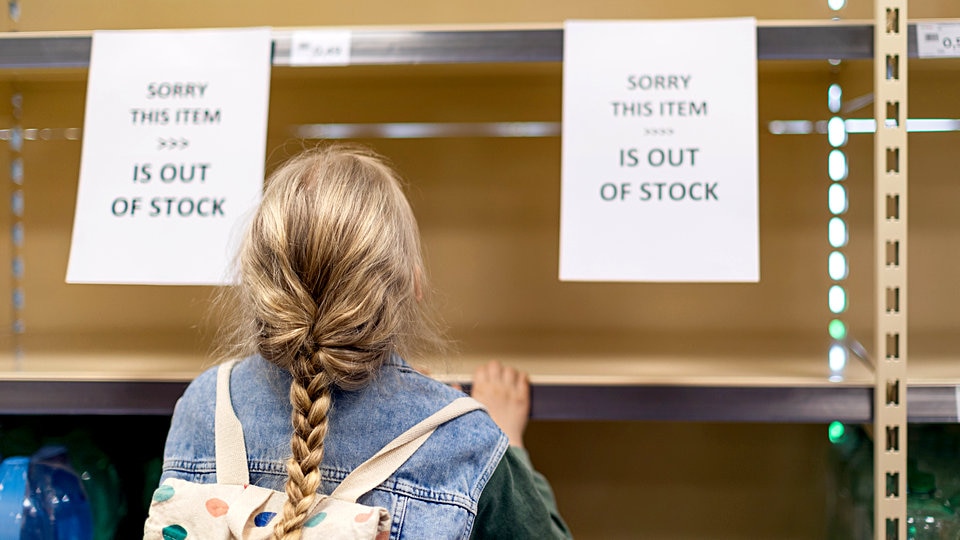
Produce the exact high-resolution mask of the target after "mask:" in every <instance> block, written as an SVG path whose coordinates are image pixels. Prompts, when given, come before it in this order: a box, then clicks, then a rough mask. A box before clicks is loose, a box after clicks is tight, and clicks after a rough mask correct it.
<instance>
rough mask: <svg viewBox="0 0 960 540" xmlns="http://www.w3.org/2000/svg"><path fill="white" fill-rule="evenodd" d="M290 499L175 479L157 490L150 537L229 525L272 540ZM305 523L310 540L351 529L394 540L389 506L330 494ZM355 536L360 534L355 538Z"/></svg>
mask: <svg viewBox="0 0 960 540" xmlns="http://www.w3.org/2000/svg"><path fill="white" fill-rule="evenodd" d="M284 500H285V497H284V494H283V493H282V492H278V491H274V490H269V489H266V488H261V487H257V486H239V485H222V486H221V485H218V484H198V483H191V482H187V481H183V480H180V479H169V480H167V481H166V482H165V483H164V484H163V485H162V486H161V487H160V488H158V489H157V490H155V491H154V493H153V501H154V502H153V503H152V504H151V506H150V515H149V516H148V518H147V522H146V523H145V530H144V536H143V537H144V539H147V538H149V539H150V540H195V539H196V538H210V537H212V536H211V535H215V536H216V537H217V538H221V537H222V538H225V537H226V536H223V535H224V534H225V535H227V536H229V532H228V530H229V527H233V526H243V528H244V530H245V531H246V532H245V534H244V537H245V538H249V539H250V540H268V539H269V538H272V533H273V528H274V525H275V524H276V521H277V519H278V516H279V515H280V512H282V508H283V503H284ZM318 506H319V507H318V508H316V510H315V511H314V512H315V513H314V514H312V515H310V516H308V517H307V519H306V520H305V521H304V523H303V538H304V540H307V539H312V540H316V539H318V538H327V537H329V535H330V534H331V533H333V534H337V533H341V532H342V533H346V534H348V535H350V534H351V532H348V531H352V534H353V535H356V537H357V538H371V539H373V538H375V539H376V540H389V537H390V517H389V514H388V513H387V510H386V509H384V508H379V507H369V506H364V505H361V504H357V503H349V502H346V501H339V500H335V499H332V498H328V497H325V498H324V500H323V501H321V503H320V504H319V505H318ZM349 537H350V538H353V537H354V536H349Z"/></svg>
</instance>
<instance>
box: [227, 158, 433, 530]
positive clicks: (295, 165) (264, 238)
mask: <svg viewBox="0 0 960 540" xmlns="http://www.w3.org/2000/svg"><path fill="white" fill-rule="evenodd" d="M239 266H240V268H239V270H240V280H239V285H238V293H239V294H238V295H239V300H240V306H239V308H240V316H241V317H242V318H243V323H242V326H241V328H242V330H241V337H242V338H243V337H245V338H246V339H247V340H248V343H249V347H250V348H254V349H255V350H256V351H257V352H259V353H260V354H261V355H262V356H263V357H264V358H265V359H267V360H269V361H270V362H273V363H274V364H277V365H278V366H281V367H283V368H285V369H287V370H289V371H290V372H291V373H292V374H293V385H292V387H291V391H290V400H291V403H292V405H293V414H292V421H293V427H294V433H293V437H292V440H291V449H292V454H293V457H292V458H291V460H290V462H289V463H288V473H289V475H290V478H289V480H288V483H287V496H288V499H289V502H288V505H287V508H285V511H284V515H283V516H282V518H281V520H280V523H279V524H278V525H277V527H276V534H277V536H278V537H283V538H298V537H299V529H300V527H301V526H302V523H303V521H304V519H305V518H306V512H307V511H308V510H309V508H310V506H311V505H312V503H313V500H314V495H315V493H316V490H317V489H318V487H319V483H320V476H319V475H320V472H319V464H320V460H321V459H322V456H323V437H324V435H325V434H326V426H327V412H328V410H329V407H330V390H331V387H332V386H339V387H341V388H345V389H352V388H357V387H359V386H362V385H363V384H365V383H366V382H367V381H369V380H370V378H371V377H372V376H374V375H375V374H376V373H377V371H378V369H379V368H380V367H381V366H382V365H383V362H384V361H385V360H386V359H387V357H388V356H389V355H390V354H391V353H393V352H399V353H401V354H402V353H404V352H406V351H407V350H408V349H409V348H410V347H411V346H412V345H414V343H412V342H413V341H416V340H417V339H418V338H424V337H426V338H428V339H429V338H430V337H431V335H433V334H432V333H431V328H432V327H431V326H430V325H429V324H428V322H427V321H428V320H429V319H428V318H427V317H426V316H425V314H424V312H423V311H422V310H423V306H422V305H421V302H419V301H418V296H419V294H420V293H419V291H420V287H421V284H420V280H421V279H422V260H421V256H420V246H419V235H418V232H417V225H416V221H415V219H414V217H413V212H412V211H411V209H410V206H409V204H408V203H407V200H406V198H405V197H404V195H403V191H402V189H401V185H400V182H399V179H398V178H397V176H396V174H395V173H394V172H393V171H392V170H391V169H390V168H389V167H388V166H387V165H386V164H385V163H384V161H383V160H382V159H380V158H379V157H378V156H376V155H374V154H373V153H371V152H369V151H368V150H365V149H363V148H357V147H349V146H329V147H325V148H320V149H316V150H312V151H307V152H305V153H303V154H301V155H299V156H297V157H295V158H293V159H291V160H290V161H288V162H287V163H285V164H284V165H283V166H281V167H280V168H279V169H277V170H276V171H275V172H274V173H273V174H272V175H271V177H270V178H269V179H268V182H267V185H266V189H265V192H264V197H263V201H262V203H261V205H260V208H259V210H258V211H257V213H256V215H255V216H254V219H253V222H252V223H251V226H250V229H249V233H248V235H247V237H246V239H245V242H244V245H243V248H242V250H241V254H240V265H239Z"/></svg>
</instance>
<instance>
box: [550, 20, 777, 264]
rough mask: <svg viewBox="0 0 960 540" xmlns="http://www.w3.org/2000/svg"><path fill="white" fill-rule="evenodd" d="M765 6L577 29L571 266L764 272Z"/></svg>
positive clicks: (567, 131)
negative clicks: (761, 18) (760, 90)
mask: <svg viewBox="0 0 960 540" xmlns="http://www.w3.org/2000/svg"><path fill="white" fill-rule="evenodd" d="M756 65H757V47H756V21H755V20H754V19H721V20H691V21H570V22H567V23H566V25H565V29H564V60H563V170H562V197H561V199H562V200H561V223H560V279H563V280H573V281H710V282H714V281H737V282H751V281H758V280H759V244H758V237H759V227H758V198H757V191H758V189H757V186H758V172H757V67H756Z"/></svg>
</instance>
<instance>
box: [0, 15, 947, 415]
mask: <svg viewBox="0 0 960 540" xmlns="http://www.w3.org/2000/svg"><path fill="white" fill-rule="evenodd" d="M291 32H292V30H289V29H287V30H277V31H275V33H274V34H275V38H274V39H275V55H274V64H275V66H278V67H279V66H284V65H286V64H288V63H289V61H288V51H289V46H290V36H291ZM915 33H916V28H915V25H914V24H910V25H909V43H910V46H911V52H910V54H911V55H915V42H916V37H915ZM0 44H2V45H3V46H2V47H0V80H4V79H6V80H27V81H29V80H30V77H31V74H32V73H38V74H41V78H43V77H44V76H49V74H50V73H51V72H53V73H56V72H57V71H58V70H61V71H62V70H66V72H67V73H70V68H81V69H82V68H84V67H86V65H87V62H88V57H89V48H90V36H89V34H82V33H81V34H78V33H63V34H15V35H9V34H8V35H5V36H3V37H2V38H0ZM758 49H759V53H758V55H759V59H760V60H771V61H777V60H824V59H828V58H843V59H844V60H862V59H869V58H872V54H873V40H872V24H868V23H863V22H842V23H841V22H829V23H823V22H803V21H790V22H774V23H770V22H763V23H761V24H760V26H759V28H758ZM561 56H562V29H561V28H559V27H557V26H549V25H538V26H532V27H521V28H504V27H489V28H484V27H468V28H423V29H412V30H410V29H396V28H383V29H361V30H356V31H355V32H354V33H353V42H352V55H351V61H352V63H353V64H355V65H360V66H394V65H396V66H411V65H417V66H422V65H428V64H439V65H449V64H497V65H499V64H511V63H519V62H524V63H543V64H544V65H545V66H546V67H543V68H540V69H541V70H543V71H544V72H545V73H546V75H544V77H547V78H549V77H551V76H553V74H554V73H555V72H556V65H555V63H556V62H558V61H560V59H561ZM279 69H281V70H284V69H293V71H294V72H297V71H298V70H297V69H294V68H279ZM323 69H324V68H319V69H307V70H306V71H309V72H313V73H314V75H317V74H318V73H319V72H321V71H323ZM344 69H354V68H330V70H331V71H333V72H336V74H335V75H333V77H340V76H344V77H349V76H350V74H349V73H348V72H345V71H344ZM356 69H361V70H362V69H364V68H356ZM418 69H428V68H424V67H418ZM498 69H499V68H498ZM503 69H506V70H507V71H508V72H509V68H507V67H503ZM427 73H428V74H429V73H432V72H429V71H428V72H427ZM441 73H443V72H441ZM289 75H290V73H289V72H280V73H279V77H280V80H281V81H282V80H283V78H284V77H287V76H289ZM318 76H320V77H324V76H326V75H324V74H319V75H318ZM368 76H369V72H361V75H360V77H368ZM454 76H455V77H456V76H458V75H457V73H456V72H454ZM80 79H82V76H81V77H80ZM284 120H285V119H281V122H282V121H284ZM27 127H29V126H27ZM38 127H40V126H38ZM62 127H65V126H62ZM282 135H283V134H280V135H279V136H282ZM273 137H274V139H276V138H277V137H278V135H274V136H273ZM28 144H31V143H28ZM60 144H62V143H60ZM72 144H76V143H72ZM762 174H763V173H762ZM764 182H769V180H768V179H767V180H764ZM761 226H762V227H763V226H764V224H763V223H761ZM428 236H429V234H428ZM521 240H522V241H528V239H521ZM573 287H577V286H576V285H574V286H573ZM668 287H669V286H668ZM151 294H152V293H151ZM193 301H194V302H195V301H196V300H193ZM661 301H662V299H661ZM825 320H826V319H824V322H825ZM465 333H466V334H467V335H470V334H469V331H468V332H465ZM560 334H562V332H560V333H559V334H558V332H556V331H551V332H546V333H544V334H542V335H540V336H539V337H538V334H534V335H533V336H532V337H530V336H527V337H521V338H520V339H511V338H507V339H504V338H503V337H502V336H497V335H494V336H492V339H488V338H491V336H486V337H485V336H483V335H482V334H481V335H479V336H472V337H468V338H467V339H466V340H464V341H465V342H466V344H467V347H465V349H466V350H465V353H464V354H463V356H462V357H460V359H459V360H458V361H456V362H447V363H446V366H445V368H446V369H444V370H443V371H444V373H443V375H441V376H442V377H443V378H445V379H448V380H464V379H467V378H468V374H469V372H470V371H471V369H472V366H474V365H476V364H478V363H480V362H482V361H483V360H484V359H486V358H489V357H496V358H500V359H502V360H504V361H509V362H510V363H512V364H515V365H518V366H520V367H522V368H524V369H527V370H529V371H530V372H531V374H532V377H533V382H534V385H535V392H534V411H533V412H534V418H543V419H547V418H549V419H593V420H602V419H632V420H641V419H656V420H717V421H751V422H816V423H820V422H829V421H831V420H836V419H841V420H846V421H850V422H868V421H870V419H871V418H872V415H871V401H870V400H871V395H872V392H871V389H872V386H873V379H872V375H871V374H870V372H869V371H868V370H867V369H865V368H864V367H863V366H862V365H859V364H851V365H850V367H849V368H848V372H847V373H846V376H845V378H844V381H842V382H829V381H827V379H826V377H827V375H828V373H827V369H826V362H825V352H824V351H825V347H824V345H823V341H822V340H820V338H819V336H812V335H811V336H810V337H805V336H802V335H790V336H773V337H771V336H769V335H753V334H752V333H748V334H738V333H737V332H735V331H731V332H729V333H727V335H726V337H724V338H720V339H715V340H713V341H711V339H712V338H706V339H704V338H698V340H699V341H698V343H697V344H696V345H693V346H678V345H677V344H678V343H679V342H682V341H683V340H684V338H683V337H682V336H675V337H673V338H670V337H668V338H657V337H654V338H653V341H649V340H646V339H645V340H644V341H643V343H642V346H640V347H638V346H637V344H636V341H637V340H636V339H634V338H633V335H632V332H631V331H630V330H623V331H616V332H613V333H612V334H611V335H609V336H601V337H600V338H599V341H602V346H599V347H598V346H597V341H598V338H597V337H596V334H595V333H590V332H585V333H584V334H583V335H580V336H573V337H570V336H563V335H560ZM163 336H166V337H167V338H171V339H164V338H163ZM163 336H161V338H159V339H158V338H156V337H154V338H153V339H151V338H149V337H146V336H140V337H141V338H144V339H146V341H145V342H138V339H137V338H135V339H125V338H123V337H121V336H101V337H102V338H103V342H107V341H109V342H111V344H110V345H109V346H94V347H92V348H91V347H90V346H89V345H83V344H82V342H84V341H89V340H90V339H91V338H90V336H88V335H84V333H83V332H82V331H81V332H66V333H63V332H50V333H44V332H38V333H37V334H36V335H30V334H29V333H28V334H27V335H26V337H25V340H26V347H25V348H26V350H27V351H29V352H28V354H29V355H30V358H31V361H30V362H29V367H28V369H26V370H23V371H10V370H7V371H3V372H0V411H2V412H4V413H6V414H43V413H60V412H70V411H73V412H75V413H80V412H84V413H98V412H111V413H124V414H126V413H142V414H168V413H169V412H170V411H171V410H172V406H173V401H174V400H175V397H176V396H177V395H178V394H179V392H180V391H182V389H183V387H184V385H185V384H186V381H188V380H189V379H190V378H192V377H193V376H194V375H196V373H198V372H199V371H200V370H201V369H202V368H203V367H204V366H205V365H208V363H209V360H207V359H206V358H207V357H206V356H205V355H204V353H203V350H202V348H199V349H198V347H196V346H195V345H196V343H195V342H196V341H197V339H196V337H195V336H193V337H191V336H184V335H178V334H177V333H173V334H164V335H163ZM455 336H456V337H459V334H455ZM118 340H119V341H120V342H121V343H119V344H118V343H117V341H118ZM179 340H182V341H185V342H187V343H188V344H189V343H191V342H193V344H191V345H187V346H182V347H181V346H172V347H171V346H170V345H169V343H165V344H163V345H161V344H160V343H161V342H164V341H179ZM584 340H588V341H584ZM490 342H492V343H493V345H490V344H489V343H490ZM545 342H546V343H551V344H553V345H546V346H545V345H544V343H545ZM138 343H141V344H142V343H149V344H148V345H146V346H145V347H141V346H138ZM921 343H922V342H919V341H918V344H917V346H916V349H915V351H916V352H915V355H914V356H915V358H916V361H915V362H913V363H912V365H915V366H917V367H916V369H914V368H911V369H914V371H912V372H911V381H912V383H911V387H910V389H909V393H908V396H909V399H910V400H911V403H913V402H914V401H916V402H917V406H916V407H911V413H910V414H911V416H910V421H912V422H940V421H954V420H956V419H957V407H958V403H957V400H956V395H955V392H954V391H953V389H954V385H955V384H956V383H958V382H960V369H958V368H955V367H952V366H951V364H950V363H949V359H948V358H944V359H940V358H937V357H936V354H930V355H928V358H929V362H928V361H925V360H924V358H923V357H924V351H923V345H922V344H921ZM78 344H80V345H79V350H81V351H83V350H88V352H84V353H83V354H80V355H77V353H76V352H73V351H76V350H78ZM141 349H142V350H141ZM595 349H596V350H595ZM2 358H3V357H2V356H0V365H3V360H2ZM944 361H946V362H944ZM444 363H445V362H443V361H441V365H443V364H444ZM944 368H946V369H944ZM48 382H55V383H56V384H57V385H60V386H59V387H58V391H57V392H55V394H56V396H55V397H56V399H51V397H54V396H52V395H48V396H45V397H43V398H42V399H37V398H35V397H32V396H36V392H35V390H36V389H40V388H52V387H50V386H45V385H46V384H47V383H48ZM141 387H142V388H143V389H144V390H145V391H144V392H139V391H131V390H130V389H139V388H141ZM148 389H149V390H148ZM147 390H148V391H147ZM89 396H96V398H93V399H90V398H88V397H89Z"/></svg>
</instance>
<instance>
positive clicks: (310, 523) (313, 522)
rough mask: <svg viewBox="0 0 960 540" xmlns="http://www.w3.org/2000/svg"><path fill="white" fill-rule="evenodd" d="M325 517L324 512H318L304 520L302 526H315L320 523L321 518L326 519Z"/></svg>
mask: <svg viewBox="0 0 960 540" xmlns="http://www.w3.org/2000/svg"><path fill="white" fill-rule="evenodd" d="M326 518H327V513H326V512H320V513H319V514H317V515H315V516H313V517H312V518H310V519H308V520H307V521H306V522H304V524H303V526H304V527H316V526H317V525H319V524H320V523H322V522H323V520H324V519H326Z"/></svg>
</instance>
